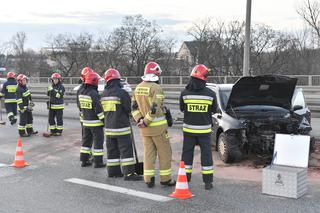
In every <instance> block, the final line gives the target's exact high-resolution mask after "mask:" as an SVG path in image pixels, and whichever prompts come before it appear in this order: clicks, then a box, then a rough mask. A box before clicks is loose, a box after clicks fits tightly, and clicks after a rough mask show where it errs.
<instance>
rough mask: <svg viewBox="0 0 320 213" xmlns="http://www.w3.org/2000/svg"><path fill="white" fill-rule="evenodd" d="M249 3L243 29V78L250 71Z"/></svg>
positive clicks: (249, 0) (249, 3)
mask: <svg viewBox="0 0 320 213" xmlns="http://www.w3.org/2000/svg"><path fill="white" fill-rule="evenodd" d="M251 1H252V0H247V11H246V29H245V42H244V51H243V53H244V54H243V76H249V75H250V73H249V69H250V27H251Z"/></svg>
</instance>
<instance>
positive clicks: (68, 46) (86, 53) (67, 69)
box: [47, 33, 95, 77]
mask: <svg viewBox="0 0 320 213" xmlns="http://www.w3.org/2000/svg"><path fill="white" fill-rule="evenodd" d="M47 44H48V45H49V48H48V51H47V55H48V56H49V58H50V59H51V60H52V61H54V62H55V63H56V65H55V68H57V69H59V70H61V72H62V74H63V75H64V76H66V77H70V76H74V75H78V74H79V72H80V70H81V69H82V68H83V67H86V66H91V67H93V68H94V66H95V64H94V62H93V52H92V51H91V47H92V45H93V38H92V35H91V34H88V33H81V34H79V35H70V34H59V35H56V36H51V37H49V38H48V41H47Z"/></svg>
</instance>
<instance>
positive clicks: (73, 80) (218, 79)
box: [29, 75, 320, 86]
mask: <svg viewBox="0 0 320 213" xmlns="http://www.w3.org/2000/svg"><path fill="white" fill-rule="evenodd" d="M288 76H289V77H295V78H298V85H299V86H320V75H288ZM241 77H242V76H209V78H208V82H209V83H224V84H227V83H235V82H236V81H237V80H238V79H239V78H241ZM123 78H124V79H125V80H126V81H127V82H128V83H129V84H138V83H140V82H141V77H140V76H130V77H123ZM189 79H190V76H160V82H161V84H171V85H184V84H186V83H188V81H189ZM78 81H79V77H66V78H63V82H64V84H70V85H76V84H78ZM29 83H31V84H47V83H50V78H49V77H30V78H29Z"/></svg>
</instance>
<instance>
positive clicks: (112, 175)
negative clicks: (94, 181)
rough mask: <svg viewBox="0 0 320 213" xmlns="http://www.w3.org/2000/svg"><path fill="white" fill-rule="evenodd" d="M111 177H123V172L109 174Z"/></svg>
mask: <svg viewBox="0 0 320 213" xmlns="http://www.w3.org/2000/svg"><path fill="white" fill-rule="evenodd" d="M108 177H109V178H119V177H123V174H108Z"/></svg>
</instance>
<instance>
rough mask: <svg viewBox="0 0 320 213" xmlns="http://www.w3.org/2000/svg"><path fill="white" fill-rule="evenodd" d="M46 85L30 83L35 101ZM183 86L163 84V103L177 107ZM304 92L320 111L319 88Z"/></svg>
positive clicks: (69, 90) (70, 94)
mask: <svg viewBox="0 0 320 213" xmlns="http://www.w3.org/2000/svg"><path fill="white" fill-rule="evenodd" d="M46 88H47V87H46V85H37V84H35V85H31V86H30V90H31V94H32V99H33V100H34V101H35V102H45V101H47V100H48V96H47V95H46V91H47V90H46ZM65 88H66V94H65V97H64V98H65V103H66V104H68V103H76V91H74V90H73V88H74V85H65ZM183 88H184V87H183V86H182V85H163V90H164V92H165V96H166V98H165V105H166V106H168V107H169V108H171V109H178V108H179V95H180V91H181V90H182V89H183ZM303 90H304V94H305V96H306V101H307V104H308V107H309V108H310V110H311V111H312V112H316V113H320V98H319V97H320V88H318V87H310V86H309V87H307V86H303Z"/></svg>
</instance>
